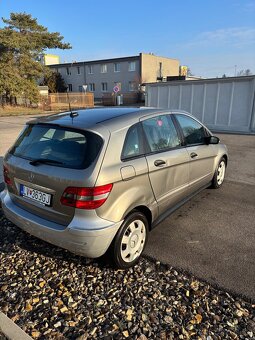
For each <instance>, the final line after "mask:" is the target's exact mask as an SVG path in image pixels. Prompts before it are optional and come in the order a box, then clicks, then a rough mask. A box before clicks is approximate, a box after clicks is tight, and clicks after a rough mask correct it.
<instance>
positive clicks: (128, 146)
mask: <svg viewBox="0 0 255 340" xmlns="http://www.w3.org/2000/svg"><path fill="white" fill-rule="evenodd" d="M139 131H140V126H139V124H135V125H133V126H131V127H130V128H129V130H128V132H127V135H126V139H125V142H124V146H123V150H122V155H121V159H128V158H133V157H137V156H140V155H142V154H143V150H142V149H143V148H142V142H141V133H140V134H139Z"/></svg>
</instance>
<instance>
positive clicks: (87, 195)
mask: <svg viewBox="0 0 255 340" xmlns="http://www.w3.org/2000/svg"><path fill="white" fill-rule="evenodd" d="M111 190H112V184H107V185H102V186H98V187H94V188H77V187H68V188H66V189H65V191H64V193H63V195H62V197H61V200H60V201H61V203H62V204H63V205H68V206H70V207H74V208H78V209H97V208H99V207H100V206H101V205H102V204H104V202H105V201H106V200H107V197H108V196H109V193H110V192H111Z"/></svg>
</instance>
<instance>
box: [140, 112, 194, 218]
mask: <svg viewBox="0 0 255 340" xmlns="http://www.w3.org/2000/svg"><path fill="white" fill-rule="evenodd" d="M141 121H142V126H143V131H144V137H145V140H146V143H147V146H146V147H147V153H146V159H147V162H148V168H149V178H150V182H151V186H152V189H153V192H154V195H155V198H156V200H157V202H158V206H159V213H160V214H162V213H164V212H165V211H166V210H168V209H169V208H171V207H172V206H174V205H175V204H176V203H177V202H179V201H180V200H182V199H183V198H184V197H185V196H186V195H187V193H188V181H189V155H188V153H187V150H186V148H184V147H183V146H182V142H181V138H180V136H179V135H178V132H177V130H176V128H175V125H174V122H173V120H172V118H171V115H168V114H163V115H155V116H151V117H150V118H147V119H146V118H144V119H141Z"/></svg>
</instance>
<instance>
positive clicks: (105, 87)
mask: <svg viewBox="0 0 255 340" xmlns="http://www.w3.org/2000/svg"><path fill="white" fill-rule="evenodd" d="M101 89H102V92H106V91H107V83H101Z"/></svg>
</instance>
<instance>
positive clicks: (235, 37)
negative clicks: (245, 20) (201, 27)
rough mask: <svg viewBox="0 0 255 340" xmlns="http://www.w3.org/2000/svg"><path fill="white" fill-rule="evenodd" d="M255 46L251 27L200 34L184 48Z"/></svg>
mask: <svg viewBox="0 0 255 340" xmlns="http://www.w3.org/2000/svg"><path fill="white" fill-rule="evenodd" d="M254 44H255V28H253V27H233V28H225V29H218V30H215V31H208V32H202V33H200V34H199V35H197V36H196V37H195V38H194V39H193V40H192V41H190V42H189V43H187V44H186V47H189V48H190V47H196V46H209V45H214V46H222V45H224V46H225V47H227V46H232V47H239V48H240V47H244V46H246V45H251V46H252V45H254Z"/></svg>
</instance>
